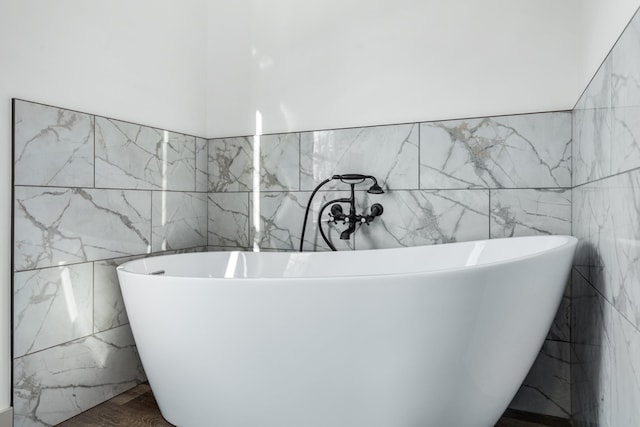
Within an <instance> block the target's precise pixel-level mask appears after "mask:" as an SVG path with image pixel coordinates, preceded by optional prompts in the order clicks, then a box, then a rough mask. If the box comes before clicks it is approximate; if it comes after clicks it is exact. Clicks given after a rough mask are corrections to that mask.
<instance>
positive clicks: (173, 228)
mask: <svg viewBox="0 0 640 427" xmlns="http://www.w3.org/2000/svg"><path fill="white" fill-rule="evenodd" d="M151 215H152V221H151V226H152V228H151V230H152V235H151V249H152V251H153V252H160V251H167V250H172V249H184V248H190V247H195V246H205V245H206V244H207V195H206V194H201V193H186V192H172V191H154V192H153V195H152V208H151Z"/></svg>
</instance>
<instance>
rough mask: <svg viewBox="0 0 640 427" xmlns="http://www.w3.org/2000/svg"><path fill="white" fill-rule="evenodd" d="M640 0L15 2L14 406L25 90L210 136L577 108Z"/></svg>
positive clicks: (6, 18) (7, 75)
mask: <svg viewBox="0 0 640 427" xmlns="http://www.w3.org/2000/svg"><path fill="white" fill-rule="evenodd" d="M639 4H640V0H564V1H557V0H530V1H528V2H524V1H513V0H483V1H477V0H458V1H455V2H454V1H442V0H397V1H395V2H389V1H388V0H366V1H365V0H351V1H348V2H345V1H340V0H316V1H305V2H300V1H296V0H270V1H268V2H267V1H265V0H245V1H237V0H187V1H185V0H183V1H181V2H176V1H172V0H153V1H152V0H112V1H108V2H94V1H86V0H56V1H49V0H20V1H18V0H6V1H2V2H0V58H2V63H1V65H0V147H2V148H0V150H4V151H3V152H2V153H1V154H2V155H0V240H1V241H3V242H4V243H3V244H1V245H0V410H2V408H4V407H6V406H8V404H9V400H10V391H11V384H10V378H9V377H10V363H11V362H10V342H9V336H10V318H9V307H10V302H11V296H10V289H9V283H10V262H9V254H10V215H11V212H10V209H9V206H10V201H11V197H10V193H11V187H10V182H11V181H10V165H11V153H10V144H11V112H10V98H11V97H20V98H25V99H29V100H33V101H39V102H44V103H48V104H53V105H57V106H63V107H67V108H72V109H76V110H80V111H86V112H91V113H97V114H101V115H105V116H109V117H115V118H122V119H124V120H129V121H134V122H138V123H142V124H145V125H151V126H158V127H163V128H168V129H171V130H176V131H180V132H186V133H191V134H196V135H202V136H228V135H246V134H252V133H253V132H254V129H255V111H256V110H259V111H260V112H261V113H262V115H263V117H264V131H265V132H282V131H292V130H306V129H321V128H333V127H342V126H360V125H369V124H382V123H397V122H408V121H417V120H420V121H422V120H435V119H446V118H460V117H470V116H483V115H495V114H505V113H518V112H522V113H524V112H534V111H547V110H562V109H570V108H572V107H573V105H574V104H575V102H576V101H577V99H578V96H579V95H580V93H581V92H582V90H583V89H584V87H585V86H586V84H587V82H588V81H589V79H590V78H591V76H592V75H593V74H594V72H595V70H596V68H597V66H598V65H599V64H600V62H601V61H602V59H603V58H604V56H605V55H606V53H607V52H608V50H609V49H610V48H611V45H612V44H613V42H614V41H615V39H616V38H617V37H618V35H619V34H620V33H621V32H622V29H623V27H624V25H625V24H626V23H627V22H628V21H629V19H630V18H631V15H632V13H633V12H634V11H635V9H636V8H637V7H638V6H639Z"/></svg>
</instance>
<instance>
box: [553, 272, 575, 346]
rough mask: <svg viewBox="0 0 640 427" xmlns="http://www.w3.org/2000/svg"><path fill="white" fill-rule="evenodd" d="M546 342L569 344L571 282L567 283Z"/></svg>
mask: <svg viewBox="0 0 640 427" xmlns="http://www.w3.org/2000/svg"><path fill="white" fill-rule="evenodd" d="M547 339H548V340H553V341H562V342H571V282H570V281H569V283H567V287H566V288H565V291H564V295H563V296H562V300H561V301H560V306H559V307H558V311H557V312H556V316H555V317H554V319H553V323H552V324H551V328H550V329H549V334H548V335H547Z"/></svg>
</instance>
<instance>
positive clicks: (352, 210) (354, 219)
mask: <svg viewBox="0 0 640 427" xmlns="http://www.w3.org/2000/svg"><path fill="white" fill-rule="evenodd" d="M332 180H339V181H341V182H343V183H345V184H348V185H349V186H350V187H351V196H350V197H348V198H345V197H343V198H340V199H334V200H330V201H328V202H326V203H325V204H323V205H322V207H321V208H320V211H319V213H318V228H319V229H320V235H321V236H322V239H323V240H324V241H325V243H326V244H327V245H328V246H329V248H331V250H333V251H336V250H337V249H336V248H335V246H334V245H333V244H332V243H331V241H330V240H329V239H328V238H327V236H326V234H325V233H324V230H323V228H322V214H323V213H324V210H325V209H326V208H327V207H328V206H329V205H331V209H330V211H329V218H330V222H333V223H334V224H337V223H338V222H339V221H342V223H343V224H346V225H347V228H346V229H345V230H344V231H342V233H340V239H341V240H349V239H350V238H351V235H352V234H353V233H355V232H356V230H357V225H358V224H360V225H362V224H367V225H369V224H370V223H371V222H372V221H373V220H374V219H375V218H376V217H378V216H380V215H382V213H383V212H384V209H383V207H382V205H381V204H380V203H374V204H373V205H372V206H371V210H370V213H369V215H364V214H358V213H357V212H356V195H355V186H356V185H357V184H361V183H363V182H365V181H367V180H372V181H373V184H372V185H371V187H369V189H368V190H367V193H369V194H382V193H384V191H382V188H381V187H380V186H379V185H378V180H377V179H376V178H375V177H373V176H371V175H361V174H353V173H352V174H344V175H333V176H332V177H331V178H327V179H325V180H324V181H322V182H321V183H320V184H318V186H317V187H316V188H315V189H314V190H313V192H312V193H311V197H309V202H308V203H307V209H306V211H305V214H304V223H303V225H302V235H301V237H300V252H302V247H303V245H304V233H305V230H306V227H307V219H308V216H309V209H310V207H311V201H312V200H313V197H314V196H315V194H316V193H317V192H318V190H320V188H321V187H323V186H324V185H325V184H327V183H328V182H330V181H332ZM340 203H348V204H349V213H348V214H346V213H344V210H343V208H342V205H340Z"/></svg>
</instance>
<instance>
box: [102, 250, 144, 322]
mask: <svg viewBox="0 0 640 427" xmlns="http://www.w3.org/2000/svg"><path fill="white" fill-rule="evenodd" d="M138 258H140V257H125V258H116V259H109V260H104V261H96V262H95V263H94V264H93V265H94V267H93V292H94V307H93V332H94V333H98V332H102V331H106V330H109V329H113V328H116V327H118V326H122V325H126V324H128V323H129V318H128V317H127V311H126V310H125V306H124V301H123V299H122V292H121V291H120V283H119V282H118V276H117V274H116V267H118V266H119V265H120V264H124V263H125V262H128V261H132V260H134V259H138Z"/></svg>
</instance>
